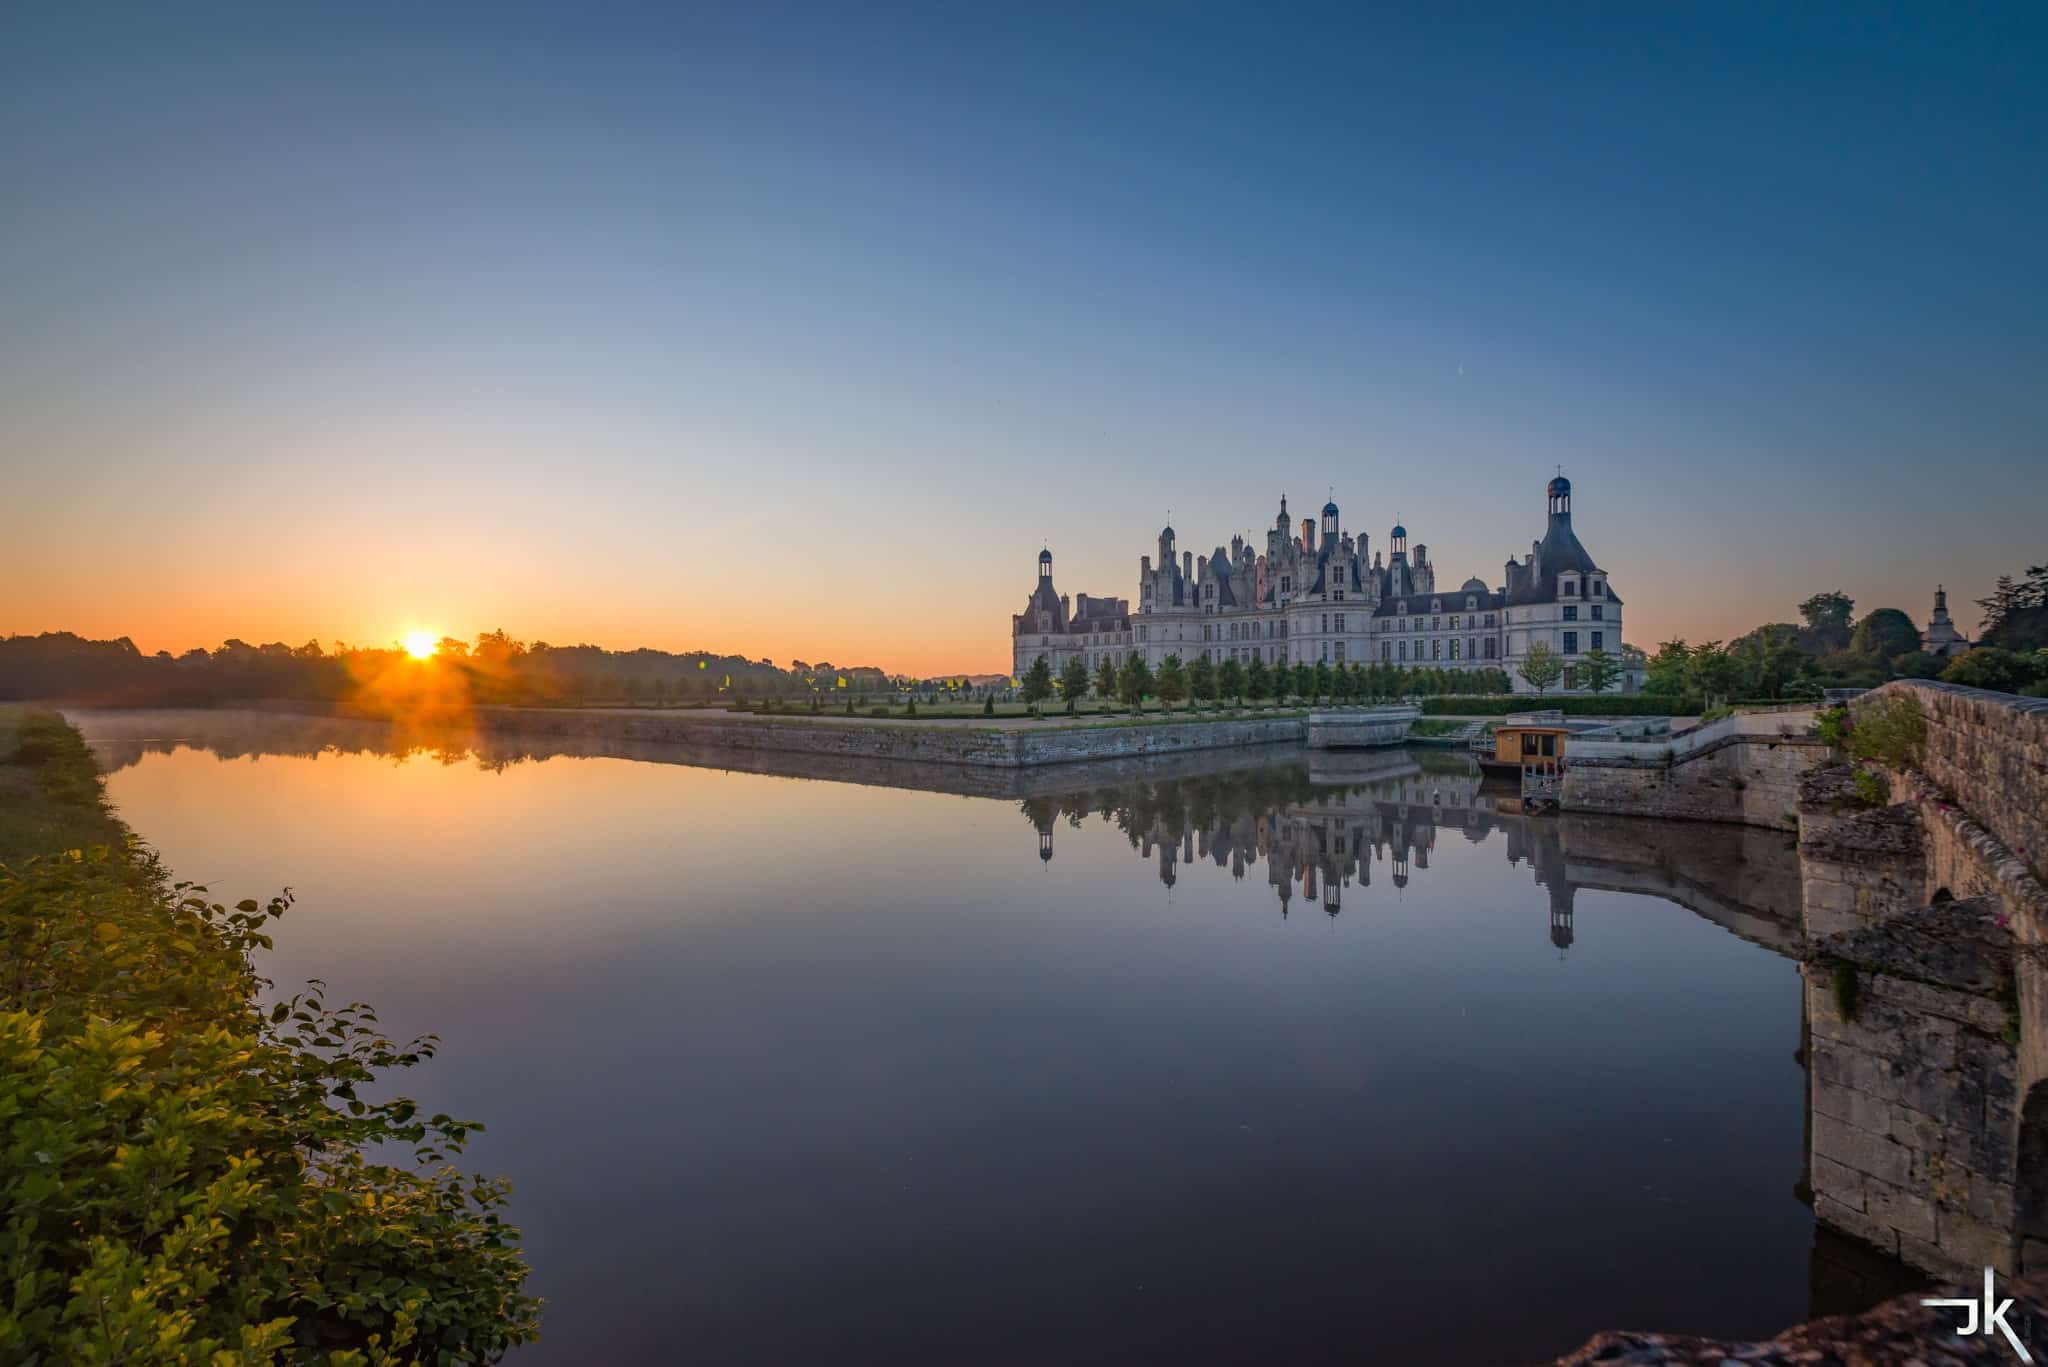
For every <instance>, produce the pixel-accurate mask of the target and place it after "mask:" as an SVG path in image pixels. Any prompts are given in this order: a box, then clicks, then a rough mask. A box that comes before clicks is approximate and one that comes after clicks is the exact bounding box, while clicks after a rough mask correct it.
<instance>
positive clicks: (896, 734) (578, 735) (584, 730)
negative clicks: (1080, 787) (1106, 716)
mask: <svg viewBox="0 0 2048 1367" xmlns="http://www.w3.org/2000/svg"><path fill="white" fill-rule="evenodd" d="M473 721H474V724H475V726H476V727H477V729H479V730H482V731H487V732H495V733H498V734H504V735H527V736H551V737H557V738H564V739H580V740H606V741H625V742H633V743H655V744H677V745H710V746H717V747H719V748H721V749H725V750H729V751H739V752H745V751H750V750H763V751H776V752H781V753H790V754H809V755H828V756H834V757H838V758H843V759H856V760H857V759H873V760H901V761H908V762H911V763H918V764H970V765H989V766H994V767H997V768H1025V767H1030V766H1034V765H1041V764H1069V763H1079V762H1082V761H1087V760H1103V759H1130V758H1139V757H1144V756H1154V755H1176V754H1185V753H1187V752H1189V751H1194V750H1214V749H1222V748H1226V747H1233V746H1240V745H1274V744H1284V743H1295V744H1299V743H1300V742H1301V741H1302V739H1303V731H1304V728H1303V724H1302V719H1301V718H1300V717H1271V718H1246V719H1243V720H1238V721H1188V722H1149V723H1142V724H1138V725H1129V726H1118V725H1106V726H1086V725H1083V726H1062V725H1060V724H1058V723H1056V722H1048V723H1046V724H1045V726H1044V729H1042V730H1041V729H1036V728H1030V729H1027V728H1022V727H1012V728H1006V729H995V728H989V727H977V726H973V725H971V724H949V725H943V726H941V725H932V726H906V725H901V724H894V725H862V724H860V723H857V722H836V721H828V722H810V721H805V720H802V719H800V718H791V719H789V720H786V721H785V720H772V719H768V718H753V717H734V716H727V715H719V716H713V717H707V716H704V715H702V714H698V713H690V712H647V711H627V710H622V709H616V708H592V709H588V710H582V709H575V708H525V707H479V708H477V709H476V710H475V713H474V717H473Z"/></svg>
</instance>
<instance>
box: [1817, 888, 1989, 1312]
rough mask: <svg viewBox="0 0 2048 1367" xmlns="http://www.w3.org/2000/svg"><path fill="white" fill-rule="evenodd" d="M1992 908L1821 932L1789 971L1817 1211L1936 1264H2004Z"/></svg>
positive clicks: (1966, 905) (1964, 1267)
mask: <svg viewBox="0 0 2048 1367" xmlns="http://www.w3.org/2000/svg"><path fill="white" fill-rule="evenodd" d="M1998 915H1999V913H1998V910H1997V906H1996V904H1995V903H1993V902H1991V901H1989V900H1988V899H1987V900H1986V901H1984V902H1953V903H1949V904H1946V905H1944V906H1941V907H1930V908H1926V909H1924V910H1921V911H1916V912H1913V913H1910V914H1908V915H1906V916H1901V917H1897V918H1894V919H1892V920H1890V921H1886V922H1882V923H1879V924H1875V925H1871V926H1867V927H1864V928H1862V929H1859V930H1855V931H1851V932H1849V933H1847V934H1841V935H1833V936H1829V937H1827V938H1826V939H1824V940H1821V941H1818V942H1816V943H1815V944H1814V945H1813V946H1812V948H1811V950H1810V952H1809V957H1808V962H1807V963H1806V964H1805V965H1804V966H1803V968H1802V973H1803V974H1804V976H1805V980H1806V1011H1807V1020H1808V1022H1809V1023H1810V1026H1811V1031H1812V1033H1811V1039H1810V1043H1809V1053H1808V1064H1807V1066H1808V1069H1809V1085H1810V1086H1811V1088H1812V1097H1811V1100H1812V1150H1811V1155H1810V1156H1811V1169H1810V1180H1811V1184H1812V1188H1813V1200H1814V1214H1815V1216H1816V1217H1817V1218H1819V1219H1820V1220H1822V1221H1824V1222H1825V1223H1827V1224H1828V1225H1830V1226H1832V1227H1834V1228H1836V1229H1839V1230H1843V1231H1845V1232H1846V1233H1850V1234H1853V1235H1855V1236H1857V1237H1858V1238H1860V1239H1863V1240H1865V1241H1867V1242H1869V1243H1871V1244H1874V1245H1876V1246H1877V1247H1878V1248H1880V1249H1882V1250H1884V1251H1885V1252H1887V1253H1891V1254H1893V1255H1895V1256H1897V1257H1899V1258H1901V1259H1903V1260H1904V1261H1905V1262H1908V1263H1910V1264H1912V1265H1913V1266H1915V1267H1919V1268H1923V1269H1925V1270H1927V1271H1929V1272H1933V1273H1936V1274H1937V1275H1942V1276H1965V1275H1969V1274H1970V1273H1972V1272H1976V1271H1980V1270H1981V1269H1983V1268H1986V1267H1994V1268H1997V1269H1998V1270H1999V1271H2001V1272H2006V1273H2010V1272H2012V1271H2014V1270H2015V1263H2016V1261H2017V1259H2016V1245H2017V1236H2016V1221H2015V1217H2014V1203H2015V1184H2016V1181H2017V1136H2018V1127H2019V1108H2018V1095H2019V1076H2018V1059H2017V1051H2016V1049H2015V1047H2014V1045H2013V1043H2012V1041H2011V1038H2010V1036H2011V1029H2012V1024H2013V1009H2014V1008H2013V1004H2012V991H2013V986H2012V937H2011V935H2010V933H2009V932H2008V931H2007V930H2005V929H2004V928H2003V926H2001V925H2000V924H1999V923H1998V921H1997V917H1998ZM1843 979H1846V981H1844V980H1843ZM1845 989H1846V995H1845ZM1845 1007H1846V1008H1847V1009H1846V1010H1845V1009H1844V1008H1845Z"/></svg>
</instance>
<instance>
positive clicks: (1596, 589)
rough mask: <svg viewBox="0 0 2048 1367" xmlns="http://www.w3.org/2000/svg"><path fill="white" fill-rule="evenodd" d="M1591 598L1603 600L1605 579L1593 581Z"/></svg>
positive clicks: (1605, 590) (1605, 589)
mask: <svg viewBox="0 0 2048 1367" xmlns="http://www.w3.org/2000/svg"><path fill="white" fill-rule="evenodd" d="M1593 596H1594V597H1595V598H1605V597H1606V596H1607V581H1606V580H1605V579H1595V580H1594V581H1593Z"/></svg>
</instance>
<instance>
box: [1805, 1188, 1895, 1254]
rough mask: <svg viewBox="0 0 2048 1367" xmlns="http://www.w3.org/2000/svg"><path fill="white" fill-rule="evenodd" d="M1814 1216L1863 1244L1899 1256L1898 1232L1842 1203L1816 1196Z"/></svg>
mask: <svg viewBox="0 0 2048 1367" xmlns="http://www.w3.org/2000/svg"><path fill="white" fill-rule="evenodd" d="M1813 1214H1814V1218H1815V1219H1817V1220H1820V1221H1821V1222H1822V1223H1824V1224H1827V1225H1829V1226H1830V1227H1832V1228H1834V1229H1839V1230H1841V1231H1842V1232H1843V1233H1844V1234H1853V1235H1854V1236H1855V1237H1857V1238H1859V1239H1861V1240H1863V1242H1865V1243H1867V1244H1870V1245H1872V1246H1874V1247H1876V1248H1879V1249H1882V1250H1883V1251H1884V1252H1886V1253H1889V1254H1892V1255H1893V1256H1894V1257H1896V1256H1897V1255H1898V1251H1899V1232H1898V1230H1896V1229H1894V1228H1892V1227H1891V1226H1890V1225H1887V1224H1884V1223H1882V1222H1880V1221H1877V1220H1873V1219H1872V1218H1871V1217H1870V1216H1868V1215H1866V1214H1864V1213H1863V1212H1862V1211H1860V1210H1852V1209H1850V1208H1849V1207H1848V1206H1845V1205H1843V1204H1842V1203H1841V1202H1839V1201H1831V1200H1829V1199H1828V1198H1827V1197H1825V1196H1816V1197H1814V1200H1813Z"/></svg>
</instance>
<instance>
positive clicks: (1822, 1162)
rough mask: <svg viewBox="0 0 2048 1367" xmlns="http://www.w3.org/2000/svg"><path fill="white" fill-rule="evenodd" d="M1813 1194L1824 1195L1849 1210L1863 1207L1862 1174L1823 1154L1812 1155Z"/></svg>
mask: <svg viewBox="0 0 2048 1367" xmlns="http://www.w3.org/2000/svg"><path fill="white" fill-rule="evenodd" d="M1812 1177H1813V1194H1814V1195H1815V1197H1822V1196H1825V1197H1826V1198H1827V1199H1828V1200H1830V1201H1836V1202H1839V1203H1840V1204H1842V1205H1845V1206H1847V1207H1849V1208H1850V1209H1851V1210H1859V1211H1860V1210H1862V1209H1863V1186H1864V1175H1863V1174H1862V1173H1860V1172H1858V1171H1856V1169H1854V1168H1851V1167H1847V1166H1845V1165H1843V1164H1841V1163H1837V1162H1836V1161H1835V1160H1834V1159H1832V1158H1829V1157H1826V1156H1825V1155H1823V1154H1815V1155H1814V1156H1813V1168H1812Z"/></svg>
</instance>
